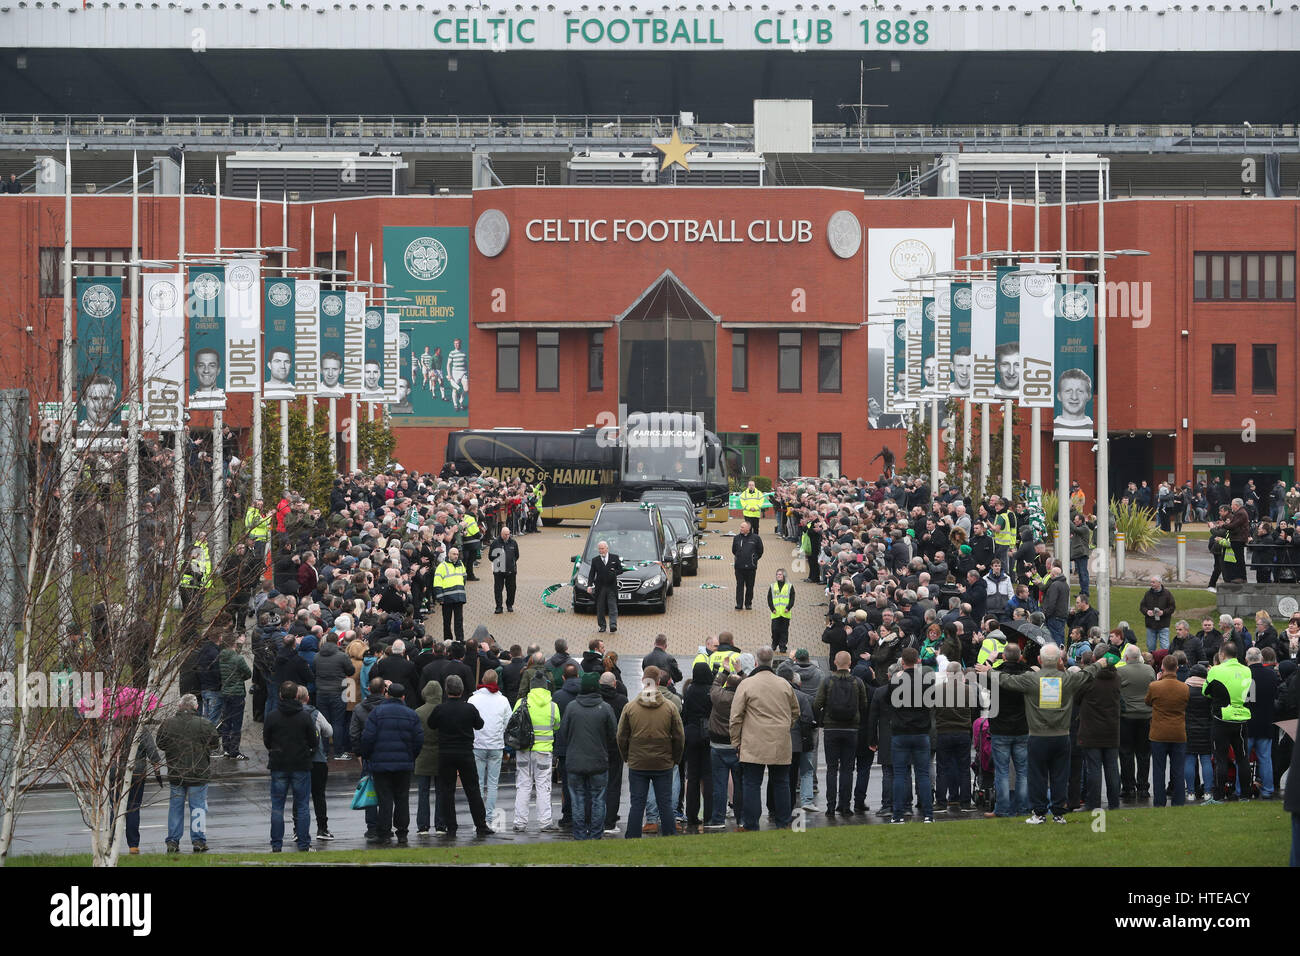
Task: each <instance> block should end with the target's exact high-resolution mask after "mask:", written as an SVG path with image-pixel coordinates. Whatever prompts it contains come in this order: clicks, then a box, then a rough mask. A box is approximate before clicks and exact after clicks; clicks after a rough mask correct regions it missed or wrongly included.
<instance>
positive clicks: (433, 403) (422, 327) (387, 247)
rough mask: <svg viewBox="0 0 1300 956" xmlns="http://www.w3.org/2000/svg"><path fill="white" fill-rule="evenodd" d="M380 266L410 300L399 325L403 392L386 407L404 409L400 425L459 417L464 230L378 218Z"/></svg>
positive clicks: (464, 342) (464, 345) (465, 371)
mask: <svg viewBox="0 0 1300 956" xmlns="http://www.w3.org/2000/svg"><path fill="white" fill-rule="evenodd" d="M384 270H385V275H386V276H387V281H388V282H389V283H390V284H391V285H392V287H393V288H392V294H393V295H394V296H402V297H406V298H409V299H410V300H411V304H410V305H408V306H406V307H405V310H404V312H405V314H404V315H403V317H402V322H401V332H400V335H401V340H402V344H401V360H400V379H404V380H405V381H406V382H407V383H408V387H409V393H408V395H407V400H406V401H405V402H403V401H401V400H400V398H399V400H398V402H397V403H396V404H395V405H393V406H392V407H391V408H390V409H389V411H390V412H391V413H392V414H394V415H401V416H411V417H410V418H409V419H406V420H404V421H402V422H401V423H400V424H402V425H404V426H405V425H432V426H439V425H453V426H454V425H464V424H466V423H467V422H468V421H469V354H468V351H467V350H468V346H469V230H468V229H466V228H464V227H459V226H457V227H438V228H435V227H423V226H414V227H413V226H385V227H384ZM398 386H399V388H400V387H401V382H400V381H399V383H398ZM408 406H409V409H408Z"/></svg>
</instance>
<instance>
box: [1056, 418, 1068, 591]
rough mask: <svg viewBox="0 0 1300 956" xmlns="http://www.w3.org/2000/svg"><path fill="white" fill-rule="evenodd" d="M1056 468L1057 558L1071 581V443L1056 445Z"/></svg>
mask: <svg viewBox="0 0 1300 956" xmlns="http://www.w3.org/2000/svg"><path fill="white" fill-rule="evenodd" d="M1056 449H1057V451H1056V467H1057V471H1058V472H1059V474H1058V475H1057V481H1056V527H1057V529H1058V530H1059V531H1060V534H1061V538H1060V542H1059V543H1058V544H1057V546H1056V556H1057V557H1058V558H1060V559H1061V574H1062V576H1063V577H1064V578H1065V580H1066V581H1067V582H1068V581H1069V580H1070V570H1071V569H1070V443H1069V442H1068V441H1063V442H1058V443H1057V445H1056Z"/></svg>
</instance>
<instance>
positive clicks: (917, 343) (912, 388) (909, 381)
mask: <svg viewBox="0 0 1300 956" xmlns="http://www.w3.org/2000/svg"><path fill="white" fill-rule="evenodd" d="M904 324H905V326H906V328H907V353H906V354H907V359H906V366H905V367H904V369H903V382H904V387H905V388H906V389H907V391H906V393H905V394H904V396H903V397H904V398H905V399H906V400H907V403H908V404H909V405H911V406H916V404H917V403H918V402H920V400H921V351H922V349H921V334H922V328H921V326H922V325H923V319H922V309H921V304H920V302H917V304H916V305H915V306H913V307H911V308H909V309H908V310H907V315H906V316H905V317H904Z"/></svg>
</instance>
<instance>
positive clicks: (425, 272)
mask: <svg viewBox="0 0 1300 956" xmlns="http://www.w3.org/2000/svg"><path fill="white" fill-rule="evenodd" d="M402 261H403V262H404V263H405V265H406V271H407V272H409V273H410V274H411V276H412V277H413V278H416V279H422V280H424V281H426V282H427V281H429V280H431V279H436V278H438V276H440V275H442V273H443V270H444V269H446V268H447V247H446V246H444V245H443V244H442V243H441V242H439V241H438V240H437V239H434V238H433V237H432V236H421V237H420V238H419V239H416V240H414V241H412V242H411V244H410V245H409V246H407V247H406V252H405V253H404V254H403V256H402Z"/></svg>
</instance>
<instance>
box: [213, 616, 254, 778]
mask: <svg viewBox="0 0 1300 956" xmlns="http://www.w3.org/2000/svg"><path fill="white" fill-rule="evenodd" d="M217 667H218V668H219V669H220V671H221V726H220V728H219V729H220V731H221V749H222V753H223V754H224V756H225V757H226V759H227V760H247V759H248V757H247V755H245V754H244V753H242V752H241V751H240V749H239V741H240V737H241V735H242V734H243V730H244V699H245V695H246V689H245V687H244V681H246V680H249V679H251V678H252V676H253V671H252V669H251V668H250V667H249V666H248V661H246V660H245V659H244V636H243V635H242V634H241V635H240V636H239V637H235V635H234V634H227V635H226V636H225V637H223V638H222V639H221V653H220V654H219V655H218V656H217Z"/></svg>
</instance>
